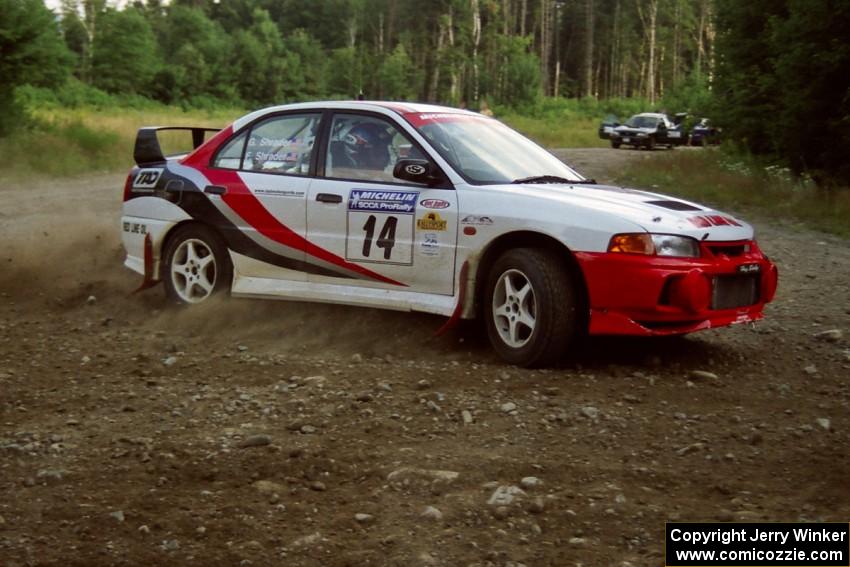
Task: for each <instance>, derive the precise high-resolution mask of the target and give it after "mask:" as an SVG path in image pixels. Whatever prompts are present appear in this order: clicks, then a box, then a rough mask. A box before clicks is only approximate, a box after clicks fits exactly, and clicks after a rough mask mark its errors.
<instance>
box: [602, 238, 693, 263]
mask: <svg viewBox="0 0 850 567" xmlns="http://www.w3.org/2000/svg"><path fill="white" fill-rule="evenodd" d="M608 252H618V253H621V254H645V255H648V256H672V257H677V258H698V257H699V255H700V254H699V242H697V241H696V240H694V239H693V238H690V237H687V236H674V235H672V234H647V233H639V234H617V235H614V237H613V238H611V242H610V243H609V244H608Z"/></svg>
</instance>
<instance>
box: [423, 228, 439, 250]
mask: <svg viewBox="0 0 850 567" xmlns="http://www.w3.org/2000/svg"><path fill="white" fill-rule="evenodd" d="M437 236H438V235H437V234H436V233H434V232H427V233H425V239H424V240H423V241H422V244H421V245H420V250H421V251H422V254H423V255H425V256H439V255H440V241H439V239H438V238H437Z"/></svg>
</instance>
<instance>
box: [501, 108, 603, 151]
mask: <svg viewBox="0 0 850 567" xmlns="http://www.w3.org/2000/svg"><path fill="white" fill-rule="evenodd" d="M497 118H499V119H500V120H501V121H503V122H504V123H505V124H507V125H508V126H510V127H511V128H513V129H515V130H517V131H519V132H522V133H523V134H525V135H526V136H528V137H529V138H531V139H532V140H534V141H535V142H537V143H538V144H540V145H541V146H543V147H544V148H593V147H599V148H603V147H606V146H608V140H602V139H600V138H599V134H598V129H599V123H600V122H601V119H594V118H586V117H578V116H569V115H568V116H564V117H562V118H559V119H554V120H553V119H550V118H538V117H534V116H523V115H520V114H514V113H509V114H504V115H499V116H497Z"/></svg>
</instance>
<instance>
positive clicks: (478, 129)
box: [406, 113, 583, 185]
mask: <svg viewBox="0 0 850 567" xmlns="http://www.w3.org/2000/svg"><path fill="white" fill-rule="evenodd" d="M406 118H407V119H408V121H409V122H410V123H411V124H412V125H413V126H414V127H415V128H416V129H417V130H419V132H420V133H421V134H422V135H423V136H424V137H425V138H426V139H427V140H428V141H429V142H430V143H431V146H433V148H434V149H435V150H437V152H439V154H440V155H441V156H442V157H443V159H445V160H446V161H447V162H449V164H450V165H451V166H452V167H453V168H454V170H455V171H457V172H458V173H459V174H461V175H462V176H463V177H464V178H465V179H466V180H467V181H469V182H470V183H474V184H477V185H484V184H498V183H510V182H512V181H515V180H517V179H525V178H530V177H538V176H556V177H562V178H564V179H566V180H568V181H576V182H578V181H582V180H583V178H582V177H581V175H579V174H578V173H576V172H575V171H573V170H572V169H570V168H569V167H568V166H567V165H566V164H564V163H563V162H562V161H561V160H559V159H558V158H556V157H555V156H553V155H552V154H550V153H549V152H547V151H546V150H544V149H543V148H541V147H540V146H538V145H537V144H535V143H534V142H532V141H531V140H529V139H528V138H526V137H525V136H522V135H521V134H519V133H518V132H515V131H514V130H511V129H510V128H508V127H507V126H505V125H504V124H502V123H501V122H499V121H498V120H493V119H492V118H487V117H486V116H477V115H474V114H461V113H441V114H434V113H419V114H408V115H407V116H406Z"/></svg>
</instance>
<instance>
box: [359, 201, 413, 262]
mask: <svg viewBox="0 0 850 567" xmlns="http://www.w3.org/2000/svg"><path fill="white" fill-rule="evenodd" d="M345 256H346V259H348V260H354V261H359V262H378V263H382V264H401V265H410V264H412V263H413V215H387V214H379V213H365V212H354V211H351V212H349V213H348V234H347V237H346V247H345Z"/></svg>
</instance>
